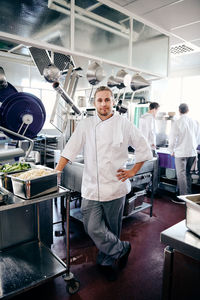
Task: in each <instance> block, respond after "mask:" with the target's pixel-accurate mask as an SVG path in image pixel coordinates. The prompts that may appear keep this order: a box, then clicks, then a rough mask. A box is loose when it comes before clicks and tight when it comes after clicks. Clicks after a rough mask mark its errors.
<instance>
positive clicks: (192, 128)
mask: <svg viewBox="0 0 200 300" xmlns="http://www.w3.org/2000/svg"><path fill="white" fill-rule="evenodd" d="M199 137H200V125H199V123H198V122H197V121H195V120H193V119H191V118H190V117H189V116H188V115H187V114H182V115H181V116H180V118H179V119H178V120H176V121H174V124H173V125H172V128H171V132H170V136H169V147H168V150H169V152H170V153H171V154H173V153H174V155H175V157H192V156H196V155H197V150H196V149H197V146H198V144H199V142H200V140H199Z"/></svg>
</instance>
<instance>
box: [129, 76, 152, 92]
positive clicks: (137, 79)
mask: <svg viewBox="0 0 200 300" xmlns="http://www.w3.org/2000/svg"><path fill="white" fill-rule="evenodd" d="M148 86H150V83H149V82H148V81H147V80H146V79H144V78H143V77H142V76H140V75H139V74H135V75H133V77H132V78H131V83H130V87H131V89H132V90H133V91H138V90H140V89H143V88H146V87H148Z"/></svg>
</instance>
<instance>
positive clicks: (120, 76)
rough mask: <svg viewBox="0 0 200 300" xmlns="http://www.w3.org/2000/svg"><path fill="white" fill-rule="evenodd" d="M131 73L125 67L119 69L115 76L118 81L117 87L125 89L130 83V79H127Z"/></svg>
mask: <svg viewBox="0 0 200 300" xmlns="http://www.w3.org/2000/svg"><path fill="white" fill-rule="evenodd" d="M129 76H130V75H129V74H128V73H127V72H126V71H125V70H123V69H121V70H119V71H118V72H117V74H116V76H115V81H116V82H117V85H116V86H117V88H118V89H123V88H125V87H126V86H127V85H129V84H130V81H129V83H128V81H127V79H128V77H129Z"/></svg>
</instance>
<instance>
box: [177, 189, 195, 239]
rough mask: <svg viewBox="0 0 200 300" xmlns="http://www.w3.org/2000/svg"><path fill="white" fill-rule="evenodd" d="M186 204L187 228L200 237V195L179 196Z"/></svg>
mask: <svg viewBox="0 0 200 300" xmlns="http://www.w3.org/2000/svg"><path fill="white" fill-rule="evenodd" d="M179 198H180V199H181V200H184V201H185V202H186V226H187V227H188V228H189V229H190V230H191V231H192V232H194V233H196V234H197V235H198V236H200V194H194V195H184V196H179Z"/></svg>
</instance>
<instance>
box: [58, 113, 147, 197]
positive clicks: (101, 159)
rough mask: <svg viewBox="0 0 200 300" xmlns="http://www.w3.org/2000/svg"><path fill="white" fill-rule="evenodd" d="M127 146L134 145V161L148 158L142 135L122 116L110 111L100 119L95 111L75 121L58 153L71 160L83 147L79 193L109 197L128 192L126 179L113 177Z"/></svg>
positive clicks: (121, 195) (124, 160) (126, 150)
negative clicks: (82, 167)
mask: <svg viewBox="0 0 200 300" xmlns="http://www.w3.org/2000/svg"><path fill="white" fill-rule="evenodd" d="M128 146H132V147H133V148H135V150H136V151H135V154H136V162H141V161H146V160H149V159H152V154H151V150H150V147H149V145H148V144H147V142H146V140H145V138H144V137H143V136H142V134H141V133H140V131H139V130H138V129H137V128H136V127H135V126H134V125H133V124H132V123H131V122H130V121H129V120H128V119H127V118H126V117H123V116H120V115H118V114H114V115H113V116H112V117H110V118H109V119H107V120H104V121H102V120H101V119H100V118H99V117H98V116H97V115H96V116H92V117H89V118H86V119H84V120H82V121H80V122H79V124H78V125H77V127H76V129H75V131H74V133H73V134H72V136H71V137H70V139H69V141H68V143H67V144H66V146H65V148H64V150H63V152H62V156H63V157H65V158H67V159H69V160H70V161H71V162H73V161H74V159H75V158H76V156H77V155H78V154H79V153H80V152H81V150H82V149H83V154H84V170H83V178H82V187H81V193H82V197H84V198H86V199H89V200H99V201H110V200H113V199H117V198H120V197H123V196H125V195H126V194H127V193H129V192H130V189H131V186H130V181H129V180H126V181H125V182H122V181H120V180H118V178H117V177H116V174H117V170H118V169H120V168H124V167H125V164H126V162H127V160H128Z"/></svg>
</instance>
